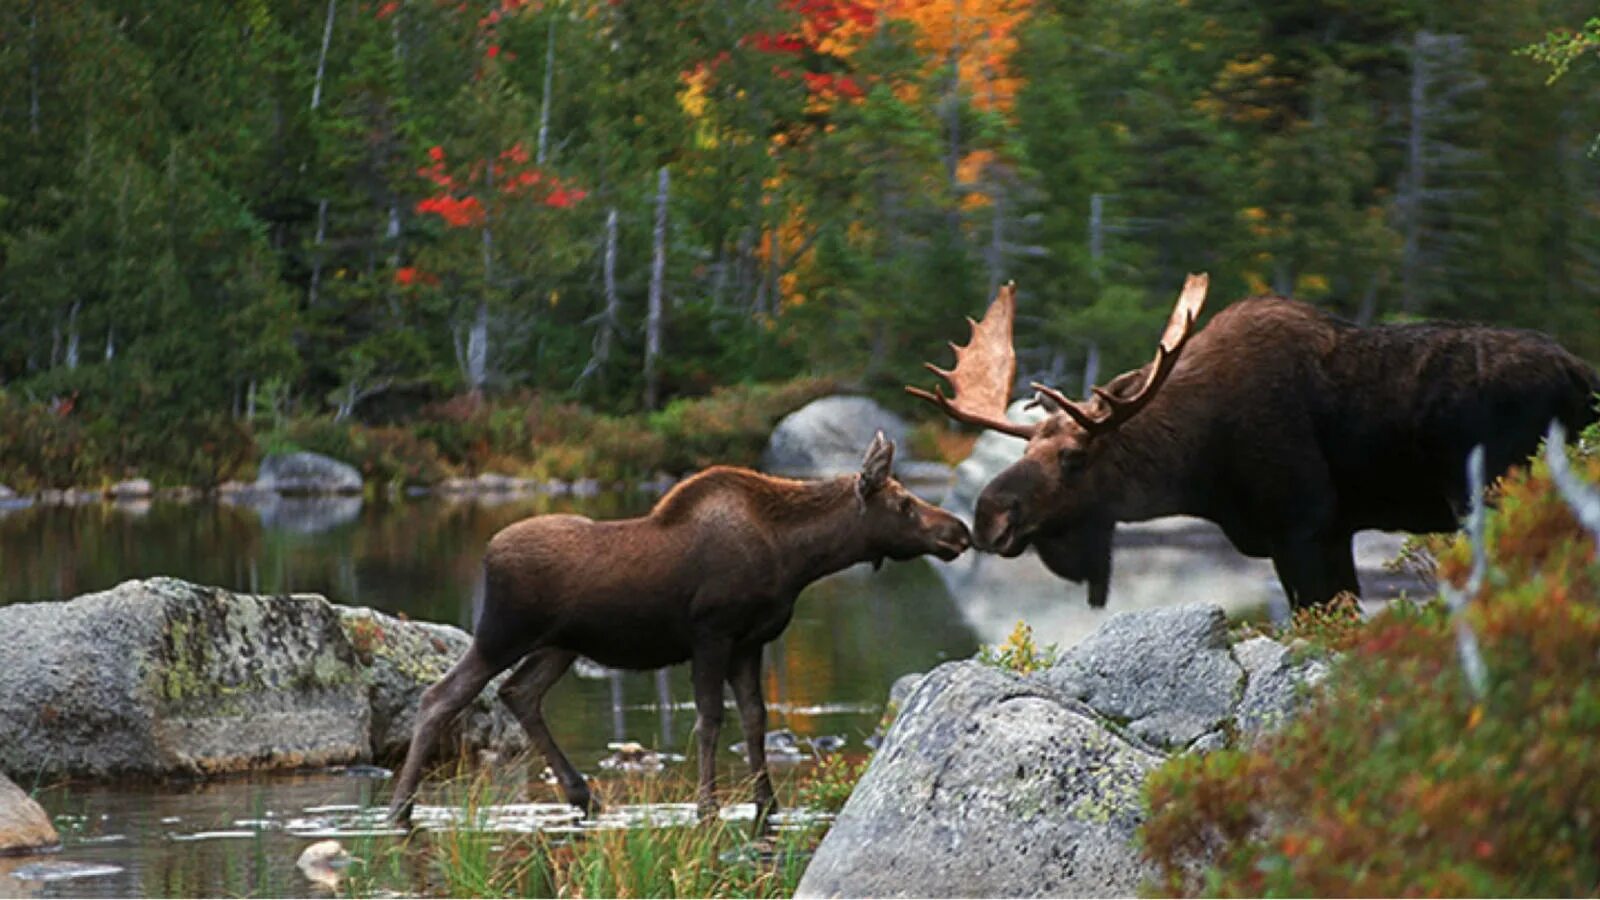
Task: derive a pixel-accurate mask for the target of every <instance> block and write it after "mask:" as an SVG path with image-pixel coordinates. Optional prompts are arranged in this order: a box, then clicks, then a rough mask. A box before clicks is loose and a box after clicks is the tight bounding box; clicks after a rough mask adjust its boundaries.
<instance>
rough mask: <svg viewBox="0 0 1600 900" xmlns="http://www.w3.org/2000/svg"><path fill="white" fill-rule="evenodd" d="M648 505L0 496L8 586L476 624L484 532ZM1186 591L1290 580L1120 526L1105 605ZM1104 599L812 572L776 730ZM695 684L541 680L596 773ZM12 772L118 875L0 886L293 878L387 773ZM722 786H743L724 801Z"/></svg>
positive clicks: (1163, 531)
mask: <svg viewBox="0 0 1600 900" xmlns="http://www.w3.org/2000/svg"><path fill="white" fill-rule="evenodd" d="M652 500H653V497H650V496H648V495H644V494H625V493H612V494H602V495H600V496H597V497H592V498H583V499H578V498H571V497H548V496H527V497H519V498H514V499H512V498H507V499H503V500H501V501H500V502H495V503H484V502H481V501H480V502H451V501H446V500H439V499H433V498H428V499H418V500H398V501H381V500H380V501H377V502H373V501H368V502H365V503H363V502H362V501H361V500H359V499H355V498H349V499H343V500H331V501H301V502H288V501H279V502H276V503H273V504H271V505H268V506H265V507H255V508H253V507H245V506H230V505H225V504H209V503H205V504H163V503H155V504H153V505H152V504H137V505H126V506H117V505H110V504H106V505H91V506H82V507H48V508H46V507H34V508H26V509H10V510H6V511H3V512H0V603H7V602H18V601H33V600H53V599H64V598H71V597H74V596H77V595H80V594H83V593H88V592H91V591H97V590H103V589H106V588H109V587H112V586H114V585H116V584H117V583H120V582H121V581H124V580H127V579H130V578H141V577H148V576H153V575H171V576H176V577H180V578H185V579H189V580H191V581H195V582H199V583H203V584H215V585H221V586H224V587H227V588H230V589H234V590H246V591H257V592H265V593H275V592H285V591H309V592H316V593H321V594H324V595H325V596H327V597H328V598H329V599H330V600H332V601H334V602H337V603H346V604H354V605H364V606H372V607H376V608H378V609H382V610H385V611H388V612H403V613H405V614H406V615H408V616H410V617H412V618H415V619H427V620H432V621H440V622H448V623H453V624H456V625H459V626H461V627H463V628H466V629H468V630H470V628H471V622H472V615H473V603H474V594H475V590H476V586H477V583H478V569H479V564H480V561H481V558H482V551H483V546H484V544H485V542H486V541H487V540H488V538H489V537H490V536H491V535H492V534H494V532H495V531H497V530H498V529H500V528H501V527H503V526H505V525H507V524H509V523H510V522H513V521H515V520H517V519H520V518H523V517H525V516H529V515H533V514H537V513H545V512H580V513H584V514H588V515H592V516H596V517H613V516H621V515H633V514H638V513H640V512H643V511H644V510H646V509H648V507H649V505H650V503H651V502H652ZM1395 543H1396V541H1395V539H1393V538H1388V537H1386V536H1381V535H1378V536H1371V537H1365V538H1363V539H1362V540H1361V541H1359V542H1358V556H1359V561H1360V565H1361V569H1362V575H1363V580H1364V581H1365V582H1366V584H1367V586H1368V591H1369V595H1372V594H1374V593H1377V592H1383V593H1392V592H1393V591H1395V590H1398V589H1400V588H1404V587H1406V586H1407V585H1405V584H1404V583H1397V582H1396V580H1395V579H1394V578H1393V577H1392V576H1389V575H1386V574H1385V573H1383V571H1382V569H1381V564H1382V562H1383V560H1384V559H1385V558H1387V556H1389V555H1392V551H1393V549H1394V546H1395ZM1375 588H1376V589H1377V591H1375V590H1374V589H1375ZM1195 600H1209V601H1213V602H1219V603H1222V604H1223V605H1224V606H1227V607H1228V608H1230V609H1231V610H1234V611H1236V612H1241V611H1243V612H1249V611H1261V610H1263V609H1267V608H1270V607H1271V606H1273V605H1274V604H1280V605H1281V603H1282V594H1281V591H1280V590H1279V589H1278V587H1277V584H1276V579H1275V578H1274V577H1273V575H1272V571H1271V567H1270V565H1269V564H1267V563H1265V562H1263V561H1260V560H1246V559H1244V558H1243V557H1240V556H1239V555H1238V554H1236V553H1234V552H1233V551H1232V549H1231V548H1230V547H1229V546H1228V544H1227V542H1226V541H1225V540H1224V539H1223V538H1222V537H1221V535H1220V534H1219V533H1217V532H1216V530H1215V529H1214V528H1211V527H1210V526H1208V525H1205V524H1204V523H1198V522H1195V521H1193V520H1167V521H1163V522H1158V523H1152V524H1149V525H1145V526H1137V527H1132V528H1123V529H1121V530H1120V531H1119V534H1118V551H1117V556H1116V570H1115V576H1114V579H1113V583H1112V596H1111V611H1115V610H1118V609H1129V608H1138V607H1152V606H1164V605H1169V604H1172V603H1177V602H1183V601H1195ZM1106 615H1107V613H1106V612H1103V611H1095V610H1090V609H1088V608H1087V606H1086V605H1085V603H1084V600H1083V589H1082V588H1081V587H1075V586H1071V585H1067V584H1065V583H1064V582H1061V581H1060V580H1058V579H1056V578H1054V577H1053V576H1050V575H1049V574H1048V573H1047V572H1045V571H1044V569H1043V567H1042V566H1041V565H1039V563H1038V562H1037V560H1036V559H1034V558H1033V557H1031V556H1024V557H1022V558H1019V559H1016V560H1004V559H1000V558H997V557H987V556H984V557H980V556H976V555H973V554H968V555H967V556H965V557H963V558H962V559H961V560H958V561H956V562H955V563H953V564H950V565H942V564H939V563H937V562H932V561H926V560H918V561H913V562H907V563H893V562H891V563H887V564H886V565H885V566H884V567H883V569H882V570H881V571H877V572H874V571H872V570H871V568H870V567H867V566H858V567H855V568H853V569H849V570H847V571H844V572H841V573H839V574H837V575H834V576H832V577H830V578H827V579H824V580H822V581H820V582H818V583H817V584H815V585H813V586H812V587H811V588H809V589H808V590H807V591H806V593H805V594H804V595H803V596H802V598H801V600H800V603H799V605H798V608H797V611H796V615H795V619H794V622H793V624H791V625H790V627H789V629H788V630H787V631H786V632H785V634H784V635H783V636H782V637H781V638H780V639H779V640H778V641H776V642H774V643H773V644H772V645H771V646H770V647H769V648H768V652H767V668H766V694H767V700H768V704H769V710H770V713H769V727H771V728H773V729H782V728H787V729H790V730H791V731H793V732H794V733H795V734H796V735H797V736H799V737H800V738H802V739H805V738H812V737H822V736H838V737H842V738H843V739H844V741H845V747H846V752H857V753H859V752H862V750H863V749H864V744H863V741H864V740H865V739H866V738H867V737H868V736H869V735H870V734H871V733H872V732H873V730H874V727H875V726H876V724H877V721H878V719H879V717H880V715H881V713H882V710H883V705H884V700H885V697H886V695H887V692H888V688H889V686H890V685H891V684H892V683H893V681H894V679H895V678H897V677H899V676H900V675H902V674H905V673H907V672H917V671H925V670H927V669H929V668H931V667H933V666H935V665H937V664H938V663H940V662H942V661H944V660H947V659H955V658H963V657H967V656H970V655H971V654H972V653H973V652H975V651H976V649H977V648H978V646H979V644H994V643H998V642H1000V641H1002V640H1003V639H1004V637H1005V635H1006V634H1007V633H1008V632H1009V631H1010V630H1011V628H1012V626H1013V625H1014V624H1015V623H1016V622H1017V621H1018V620H1019V619H1026V620H1027V621H1028V622H1029V623H1030V624H1031V625H1032V626H1033V627H1034V629H1035V632H1036V635H1037V638H1038V640H1039V641H1040V643H1058V644H1060V645H1062V646H1066V645H1070V644H1071V643H1074V642H1076V641H1077V640H1080V639H1081V638H1082V637H1083V636H1084V635H1086V634H1088V633H1089V632H1090V631H1092V630H1093V629H1094V628H1095V627H1097V626H1098V625H1099V624H1100V623H1101V622H1103V621H1104V618H1105V616H1106ZM691 696H692V692H691V689H690V686H689V681H688V670H687V667H686V666H680V667H676V668H674V669H671V670H668V671H667V672H666V673H665V674H664V675H661V676H660V677H658V676H657V675H655V674H651V673H613V674H610V675H607V674H603V673H601V674H600V675H599V677H589V678H583V677H574V676H572V675H569V676H568V677H567V678H565V679H563V681H562V682H561V683H559V684H558V685H557V686H556V687H555V688H554V689H553V690H552V691H551V693H550V695H549V698H548V700H547V713H548V716H547V717H548V719H549V721H550V723H551V726H552V728H553V730H554V731H555V733H556V738H557V740H558V741H559V742H560V743H561V744H562V746H563V747H564V748H566V750H567V751H568V753H569V755H570V756H571V757H572V758H573V760H574V762H576V763H577V764H578V766H579V767H580V768H582V769H584V770H585V771H588V772H592V773H599V772H600V761H601V760H602V759H604V758H606V757H607V756H609V755H610V751H609V750H608V748H607V744H608V743H611V742H616V741H638V742H640V743H642V744H644V745H646V746H649V747H653V748H656V749H659V750H663V751H668V752H674V753H679V754H685V753H687V750H688V747H689V743H690V731H691V728H692V726H693V706H692V703H691V702H690V700H691ZM736 723H737V716H734V717H731V718H730V719H729V724H728V726H727V727H725V729H724V740H723V742H722V743H723V748H724V749H723V759H722V764H723V768H724V770H725V771H727V772H729V773H731V774H735V775H737V774H738V773H740V772H742V757H741V756H737V755H735V754H734V753H733V751H732V750H731V749H729V748H730V746H731V745H732V744H733V743H734V742H736V741H738V740H739V739H740V738H741V737H742V736H741V735H740V734H739V731H738V727H737V724H736ZM799 764H800V765H806V764H807V762H806V761H805V760H804V759H801V760H800V761H799ZM516 771H517V773H520V771H521V770H520V767H519V768H518V769H517V770H516ZM14 774H15V773H14ZM506 777H507V779H508V780H520V774H508V775H507V776H506ZM603 778H604V776H603V775H602V779H603ZM19 781H21V782H22V783H23V784H24V787H25V788H33V787H38V788H39V789H40V790H39V798H40V800H41V802H42V803H44V805H45V807H46V809H47V810H49V811H50V813H51V814H52V815H54V816H56V817H57V822H58V825H59V826H60V828H61V831H62V834H63V838H64V840H65V842H66V848H65V850H64V851H63V853H62V854H60V855H58V856H56V857H53V858H51V859H52V861H54V862H63V861H70V862H81V863H97V864H98V863H104V864H109V865H111V866H115V867H118V868H119V869H120V871H118V872H116V873H111V874H103V875H98V876H93V877H87V878H81V879H77V880H71V881H60V882H47V881H40V880H36V879H29V880H23V879H18V878H17V877H15V876H16V874H17V871H18V870H19V868H20V867H22V866H23V865H25V864H26V861H15V860H11V861H0V897H4V896H16V895H20V896H81V895H94V896H111V897H131V896H196V895H199V896H235V895H246V894H251V895H258V896H259V895H274V896H281V895H298V894H303V893H305V892H307V891H308V890H309V889H310V885H309V883H308V882H306V881H304V880H303V879H301V878H300V876H299V875H298V873H297V872H296V871H295V870H294V860H295V858H296V856H297V854H298V853H299V851H300V849H302V848H303V847H304V846H305V845H306V844H308V843H310V842H311V841H312V840H315V839H318V838H319V837H324V836H329V835H345V836H346V837H347V838H353V837H354V836H356V835H359V834H360V833H362V832H363V831H366V830H370V826H371V824H372V823H371V822H370V821H368V820H367V819H366V818H364V817H365V816H366V813H365V812H364V810H367V809H368V808H369V807H372V806H381V805H383V804H384V803H385V802H386V799H387V789H388V784H387V781H386V780H385V779H383V778H381V777H374V776H373V775H372V774H371V773H361V772H359V771H358V772H356V773H354V774H351V773H343V772H313V773H296V774H292V775H258V776H253V777H248V778H232V779H219V780H211V781H202V782H194V783H173V782H167V783H159V784H125V783H115V784H102V785H87V784H60V785H39V786H36V785H30V784H27V783H26V780H25V778H22V779H19ZM603 785H604V781H603V780H602V791H603V790H604V787H603ZM538 791H539V789H538V788H536V789H535V794H536V795H537V794H538ZM435 799H438V798H435ZM544 799H547V800H554V799H555V795H554V793H553V792H550V793H548V794H547V796H545V798H544ZM679 799H682V800H689V799H691V798H689V797H688V796H685V797H683V798H679ZM734 799H743V798H736V797H732V796H726V797H725V800H727V801H729V802H731V801H732V800H734ZM427 800H428V798H427V796H425V797H424V802H427ZM623 812H624V813H628V812H630V811H629V810H623ZM631 812H633V813H635V814H643V813H650V812H652V811H651V810H642V811H641V810H632V811H631ZM656 812H659V810H657V811H656ZM669 812H670V810H669ZM519 815H520V814H519V813H517V811H516V810H515V809H513V810H511V811H510V812H508V813H507V817H506V818H505V819H504V821H503V822H501V823H500V824H499V825H497V826H495V827H503V828H507V829H508V830H516V828H517V827H520V826H513V825H507V824H505V823H506V822H523V823H526V821H527V819H526V817H525V816H522V817H520V818H519ZM613 821H616V820H613ZM21 873H22V874H24V875H28V874H34V875H37V874H39V871H38V870H33V871H31V872H30V871H29V870H26V869H22V870H21Z"/></svg>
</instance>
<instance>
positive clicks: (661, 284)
mask: <svg viewBox="0 0 1600 900" xmlns="http://www.w3.org/2000/svg"><path fill="white" fill-rule="evenodd" d="M669 184H670V182H669V176H668V175H667V167H666V166H662V167H661V169H660V171H659V172H658V173H657V174H656V222H655V228H654V230H653V232H652V237H651V240H652V243H653V245H654V250H653V251H652V252H651V255H650V308H649V312H648V313H647V314H646V318H645V333H644V406H645V409H655V408H656V405H657V403H658V402H659V401H660V399H661V373H660V372H659V371H657V362H658V359H659V357H660V356H661V295H662V292H663V291H664V290H665V288H666V284H665V282H666V277H667V191H668V188H669Z"/></svg>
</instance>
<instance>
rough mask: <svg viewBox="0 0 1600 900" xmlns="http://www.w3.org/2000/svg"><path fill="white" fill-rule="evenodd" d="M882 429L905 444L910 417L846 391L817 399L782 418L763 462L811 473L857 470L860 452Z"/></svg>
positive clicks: (826, 474) (767, 465)
mask: <svg viewBox="0 0 1600 900" xmlns="http://www.w3.org/2000/svg"><path fill="white" fill-rule="evenodd" d="M879 430H882V431H883V434H884V436H885V437H887V438H888V439H889V440H891V441H893V442H894V443H895V445H896V446H898V447H900V448H901V449H902V450H903V449H904V448H905V442H906V434H907V431H908V429H907V427H906V423H905V420H904V419H902V418H900V417H899V416H897V415H895V414H894V413H892V412H890V411H889V410H887V409H884V408H883V407H881V406H879V405H878V404H877V403H876V402H874V401H872V400H870V399H868V398H866V397H846V396H834V397H823V398H821V399H819V400H813V401H811V402H810V403H807V404H806V405H805V406H802V407H800V408H799V409H797V410H795V411H794V412H792V413H790V414H788V415H787V416H784V417H783V419H782V420H781V421H779V422H778V426H777V427H776V428H774V429H773V431H772V437H771V438H769V439H768V440H767V450H766V453H765V455H764V456H763V457H762V461H761V467H762V468H763V469H766V470H767V471H769V472H776V473H778V474H780V475H793V476H798V477H807V478H822V477H831V476H834V475H848V474H850V473H852V472H858V471H860V470H861V454H862V453H864V452H866V449H867V445H868V444H871V443H872V438H873V435H875V434H876V433H877V432H878V431H879ZM896 468H898V466H897V467H896Z"/></svg>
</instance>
